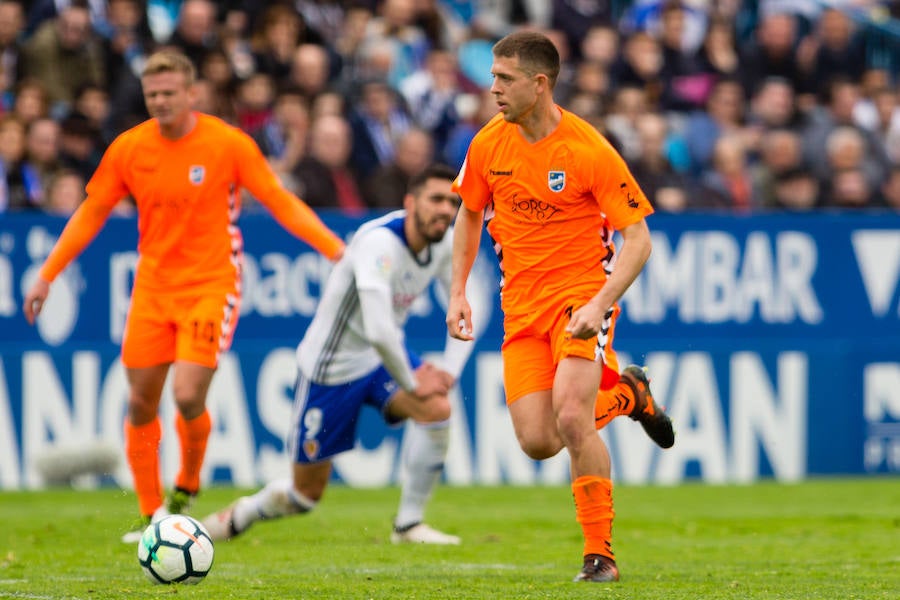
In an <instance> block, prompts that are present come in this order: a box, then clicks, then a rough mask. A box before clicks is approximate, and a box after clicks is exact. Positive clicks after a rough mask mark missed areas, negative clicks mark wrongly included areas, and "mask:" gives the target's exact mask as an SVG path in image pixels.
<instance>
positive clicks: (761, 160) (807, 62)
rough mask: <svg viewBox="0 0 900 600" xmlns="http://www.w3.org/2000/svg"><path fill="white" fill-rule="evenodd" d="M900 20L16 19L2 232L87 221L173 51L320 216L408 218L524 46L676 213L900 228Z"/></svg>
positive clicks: (387, 2)
mask: <svg viewBox="0 0 900 600" xmlns="http://www.w3.org/2000/svg"><path fill="white" fill-rule="evenodd" d="M898 4H900V3H897V2H883V1H881V2H880V1H876V0H843V1H841V0H832V1H831V2H822V1H817V0H757V1H755V2H743V1H740V0H631V1H630V2H625V1H623V0H619V1H618V2H617V1H585V0H344V1H342V0H286V1H268V2H267V1H262V0H254V1H249V0H248V1H240V0H237V1H231V2H228V1H225V2H211V1H209V0H108V1H106V0H103V1H97V0H35V1H32V2H20V1H15V0H0V214H2V213H4V212H12V211H27V210H36V211H45V212H47V213H52V214H62V215H65V214H70V213H71V212H72V211H73V210H74V208H75V207H77V205H78V203H79V202H80V201H81V200H82V199H83V198H84V193H85V192H84V185H85V182H86V181H87V180H88V179H89V178H90V176H91V173H92V172H93V170H94V169H95V168H96V166H97V164H98V161H99V159H100V157H101V156H102V153H103V151H104V150H105V148H106V147H107V145H108V144H109V143H110V142H111V141H112V139H114V138H115V136H116V135H118V134H119V133H121V132H122V131H124V130H125V129H127V128H129V127H131V126H133V125H135V124H137V123H138V122H140V121H142V120H144V119H146V118H147V114H146V111H145V108H144V106H143V98H142V95H141V86H140V73H141V67H142V65H143V62H144V60H145V59H146V57H147V56H148V55H149V54H150V53H151V52H153V51H154V50H157V49H160V48H165V47H171V48H177V49H180V50H181V51H183V52H184V53H185V54H186V55H187V56H188V57H190V58H191V60H192V61H193V62H194V63H195V65H196V67H197V71H198V74H199V77H200V80H199V82H198V89H197V97H198V100H197V109H198V110H201V111H203V112H207V113H210V114H213V115H216V116H218V117H220V118H222V119H224V120H226V121H228V122H230V123H232V124H234V125H235V126H238V127H240V128H242V129H244V130H245V131H247V132H248V133H249V134H251V135H252V136H253V137H254V139H256V140H257V143H258V144H259V147H260V149H261V150H262V151H263V153H264V154H265V155H266V157H267V158H268V159H269V160H270V162H271V164H272V166H273V167H274V169H275V170H276V172H277V173H278V174H279V176H280V177H282V179H283V181H284V183H285V185H286V186H288V187H289V188H290V189H291V190H292V191H294V192H296V193H297V194H298V195H299V196H300V197H302V198H303V199H304V200H305V201H307V202H308V203H309V204H310V205H311V206H313V207H314V208H316V209H319V208H321V209H336V210H340V211H342V212H344V213H346V214H359V213H362V212H364V211H366V210H369V209H388V208H394V207H398V206H399V205H400V203H401V201H402V197H403V191H404V190H405V189H406V185H407V181H408V180H409V177H410V176H411V175H412V174H414V173H416V172H417V171H419V170H420V169H422V168H423V167H424V166H425V165H426V164H428V163H429V162H431V161H432V160H433V159H438V160H442V161H444V162H447V163H448V164H450V165H451V166H453V167H456V168H459V167H460V166H461V164H462V161H463V158H464V157H465V152H466V148H467V147H468V144H469V141H470V140H471V139H472V136H473V135H474V134H475V132H476V131H477V130H478V129H479V127H480V126H481V125H482V124H483V123H484V122H485V121H486V120H487V119H489V118H490V117H491V116H492V115H493V114H495V113H496V106H495V104H494V102H493V99H492V97H491V94H490V91H489V90H490V86H491V76H490V72H489V71H490V65H491V59H492V57H491V46H492V44H493V42H495V41H496V40H497V39H499V38H500V37H502V36H503V35H505V34H506V33H508V32H510V31H512V30H514V29H516V28H520V27H531V28H534V29H538V30H540V31H543V32H544V33H546V34H547V35H548V36H549V37H550V38H551V39H552V40H554V42H555V43H556V45H557V47H558V49H559V51H560V54H561V57H562V59H563V64H564V68H563V71H562V72H561V74H560V78H559V82H558V85H557V90H556V100H557V102H558V103H559V104H560V105H561V106H562V107H564V108H566V109H568V110H570V111H572V112H575V113H577V114H579V115H580V116H582V117H584V118H585V119H587V120H589V121H590V122H591V123H593V124H594V125H595V126H596V127H597V128H598V129H599V130H600V131H601V132H603V133H604V135H606V136H607V137H608V138H609V139H610V141H611V142H612V143H613V145H614V146H616V147H617V149H619V151H620V152H621V153H622V155H623V156H624V157H625V159H626V161H627V162H628V164H629V166H630V167H631V169H632V171H633V172H634V174H635V176H636V178H637V180H638V181H639V182H640V184H641V185H642V187H643V188H644V190H645V192H646V193H647V195H648V197H649V198H650V199H651V202H652V203H653V204H654V206H655V207H656V208H657V210H659V211H665V212H680V211H685V210H726V211H733V212H741V213H751V212H762V211H769V210H790V211H807V210H811V209H815V208H828V207H839V208H855V209H859V208H870V207H877V208H881V209H884V208H888V209H893V210H897V211H900V93H898V90H900V88H898V73H897V70H898V65H897V64H895V63H890V62H888V63H887V64H884V61H880V62H879V61H875V60H873V58H872V52H871V51H869V50H868V49H867V45H866V37H865V35H864V31H862V29H861V28H860V27H859V26H858V23H859V18H858V17H859V16H860V15H863V16H864V17H866V18H869V16H870V15H878V16H879V18H881V19H883V20H887V19H890V18H891V17H892V16H893V17H895V18H896V17H897V16H900V15H896V14H894V12H896V11H897V5H898ZM894 43H897V44H900V41H897V40H894ZM897 54H898V55H900V51H898V52H897ZM129 209H130V207H129V204H128V202H127V201H126V202H123V204H122V206H121V210H122V212H123V213H128V212H129ZM245 210H250V211H253V210H254V203H253V201H252V199H251V198H248V199H247V202H246V204H245Z"/></svg>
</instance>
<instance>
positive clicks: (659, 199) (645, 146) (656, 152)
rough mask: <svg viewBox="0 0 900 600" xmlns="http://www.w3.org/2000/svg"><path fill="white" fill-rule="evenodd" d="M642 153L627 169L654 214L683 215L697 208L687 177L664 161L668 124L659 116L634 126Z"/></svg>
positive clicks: (651, 114)
mask: <svg viewBox="0 0 900 600" xmlns="http://www.w3.org/2000/svg"><path fill="white" fill-rule="evenodd" d="M637 132H638V138H639V143H640V148H641V152H640V155H639V156H638V157H637V159H636V160H634V161H633V162H631V163H629V165H628V166H629V168H630V169H631V172H632V174H633V175H634V177H635V179H636V180H637V182H638V183H639V184H640V186H641V189H642V190H643V191H644V193H645V194H646V195H647V199H648V200H650V204H652V205H653V207H654V208H655V209H656V210H659V211H662V212H682V211H684V210H687V209H689V208H698V207H699V206H698V205H697V197H696V195H695V194H692V193H691V190H690V184H689V182H688V180H687V178H686V177H684V176H683V175H681V174H680V173H678V172H677V171H676V170H675V169H673V168H672V164H671V163H670V162H669V159H668V157H667V149H666V144H667V140H668V138H669V123H668V121H667V120H666V118H665V117H663V116H662V115H660V114H656V113H650V114H647V115H645V116H643V117H642V118H641V119H640V121H639V122H638V125H637Z"/></svg>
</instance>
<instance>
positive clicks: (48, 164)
mask: <svg viewBox="0 0 900 600" xmlns="http://www.w3.org/2000/svg"><path fill="white" fill-rule="evenodd" d="M59 149H60V126H59V123H58V122H57V121H55V120H54V119H51V118H50V117H42V118H40V119H35V120H34V121H32V122H31V124H30V125H29V126H28V127H27V129H26V133H25V157H24V159H23V161H22V175H23V180H24V184H25V193H26V194H28V200H29V202H31V204H33V205H35V206H38V207H41V208H44V207H45V200H46V194H45V191H46V190H47V189H48V187H49V182H50V181H51V180H52V178H53V176H54V175H55V174H56V172H57V171H59V169H60V167H61V165H60V162H59Z"/></svg>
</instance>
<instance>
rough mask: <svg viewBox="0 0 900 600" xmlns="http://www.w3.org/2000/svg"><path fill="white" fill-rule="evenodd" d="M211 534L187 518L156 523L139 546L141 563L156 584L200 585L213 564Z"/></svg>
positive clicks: (145, 533)
mask: <svg viewBox="0 0 900 600" xmlns="http://www.w3.org/2000/svg"><path fill="white" fill-rule="evenodd" d="M213 554H214V550H213V543H212V539H211V538H210V537H209V532H208V531H206V528H205V527H204V526H203V525H202V524H201V523H200V522H199V521H197V520H196V519H192V518H191V517H189V516H187V515H169V516H167V517H164V518H162V519H160V520H159V521H157V522H156V523H152V524H151V525H150V526H149V527H147V529H145V530H144V533H143V535H141V541H140V542H139V543H138V562H140V563H141V569H143V571H144V575H146V576H147V579H149V580H150V581H152V582H153V583H200V582H201V581H203V578H204V577H206V575H207V573H209V569H210V567H212V563H213Z"/></svg>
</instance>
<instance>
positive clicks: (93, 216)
mask: <svg viewBox="0 0 900 600" xmlns="http://www.w3.org/2000/svg"><path fill="white" fill-rule="evenodd" d="M125 137H126V136H125V135H122V136H119V138H117V139H116V140H114V141H113V143H112V144H110V146H109V148H108V149H107V150H106V152H105V153H104V154H103V158H102V159H101V161H100V164H99V165H98V166H97V169H96V171H95V172H94V174H93V175H92V176H91V180H90V181H89V182H88V184H87V187H86V190H87V194H88V196H87V198H86V199H85V200H84V202H82V203H81V205H80V206H79V207H78V208H77V209H76V210H75V212H74V214H72V216H71V217H70V218H69V222H68V223H66V227H65V229H63V232H62V234H60V236H59V239H58V240H57V241H56V244H55V245H54V246H53V250H51V251H50V255H49V256H47V260H45V261H44V264H43V265H42V266H41V271H40V276H41V278H42V279H44V280H45V281H48V282H52V281H53V280H54V279H56V277H57V276H58V275H59V274H60V273H62V272H63V270H64V269H65V268H66V267H67V266H68V264H69V263H70V262H72V261H73V260H75V259H76V258H77V257H78V256H79V255H80V254H81V253H82V252H83V251H84V249H85V248H86V247H87V245H88V244H90V243H91V241H92V240H93V239H94V238H95V237H96V236H97V234H98V233H99V232H100V230H101V229H103V225H104V224H105V223H106V219H108V218H109V213H111V212H112V210H113V208H115V206H116V204H118V202H119V200H121V199H122V198H124V197H125V196H127V195H128V188H126V187H125V184H124V182H123V181H122V178H121V176H120V175H119V171H118V167H117V161H118V157H119V156H121V152H122V151H123V147H124V146H125V144H124V142H123V140H124V139H125Z"/></svg>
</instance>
